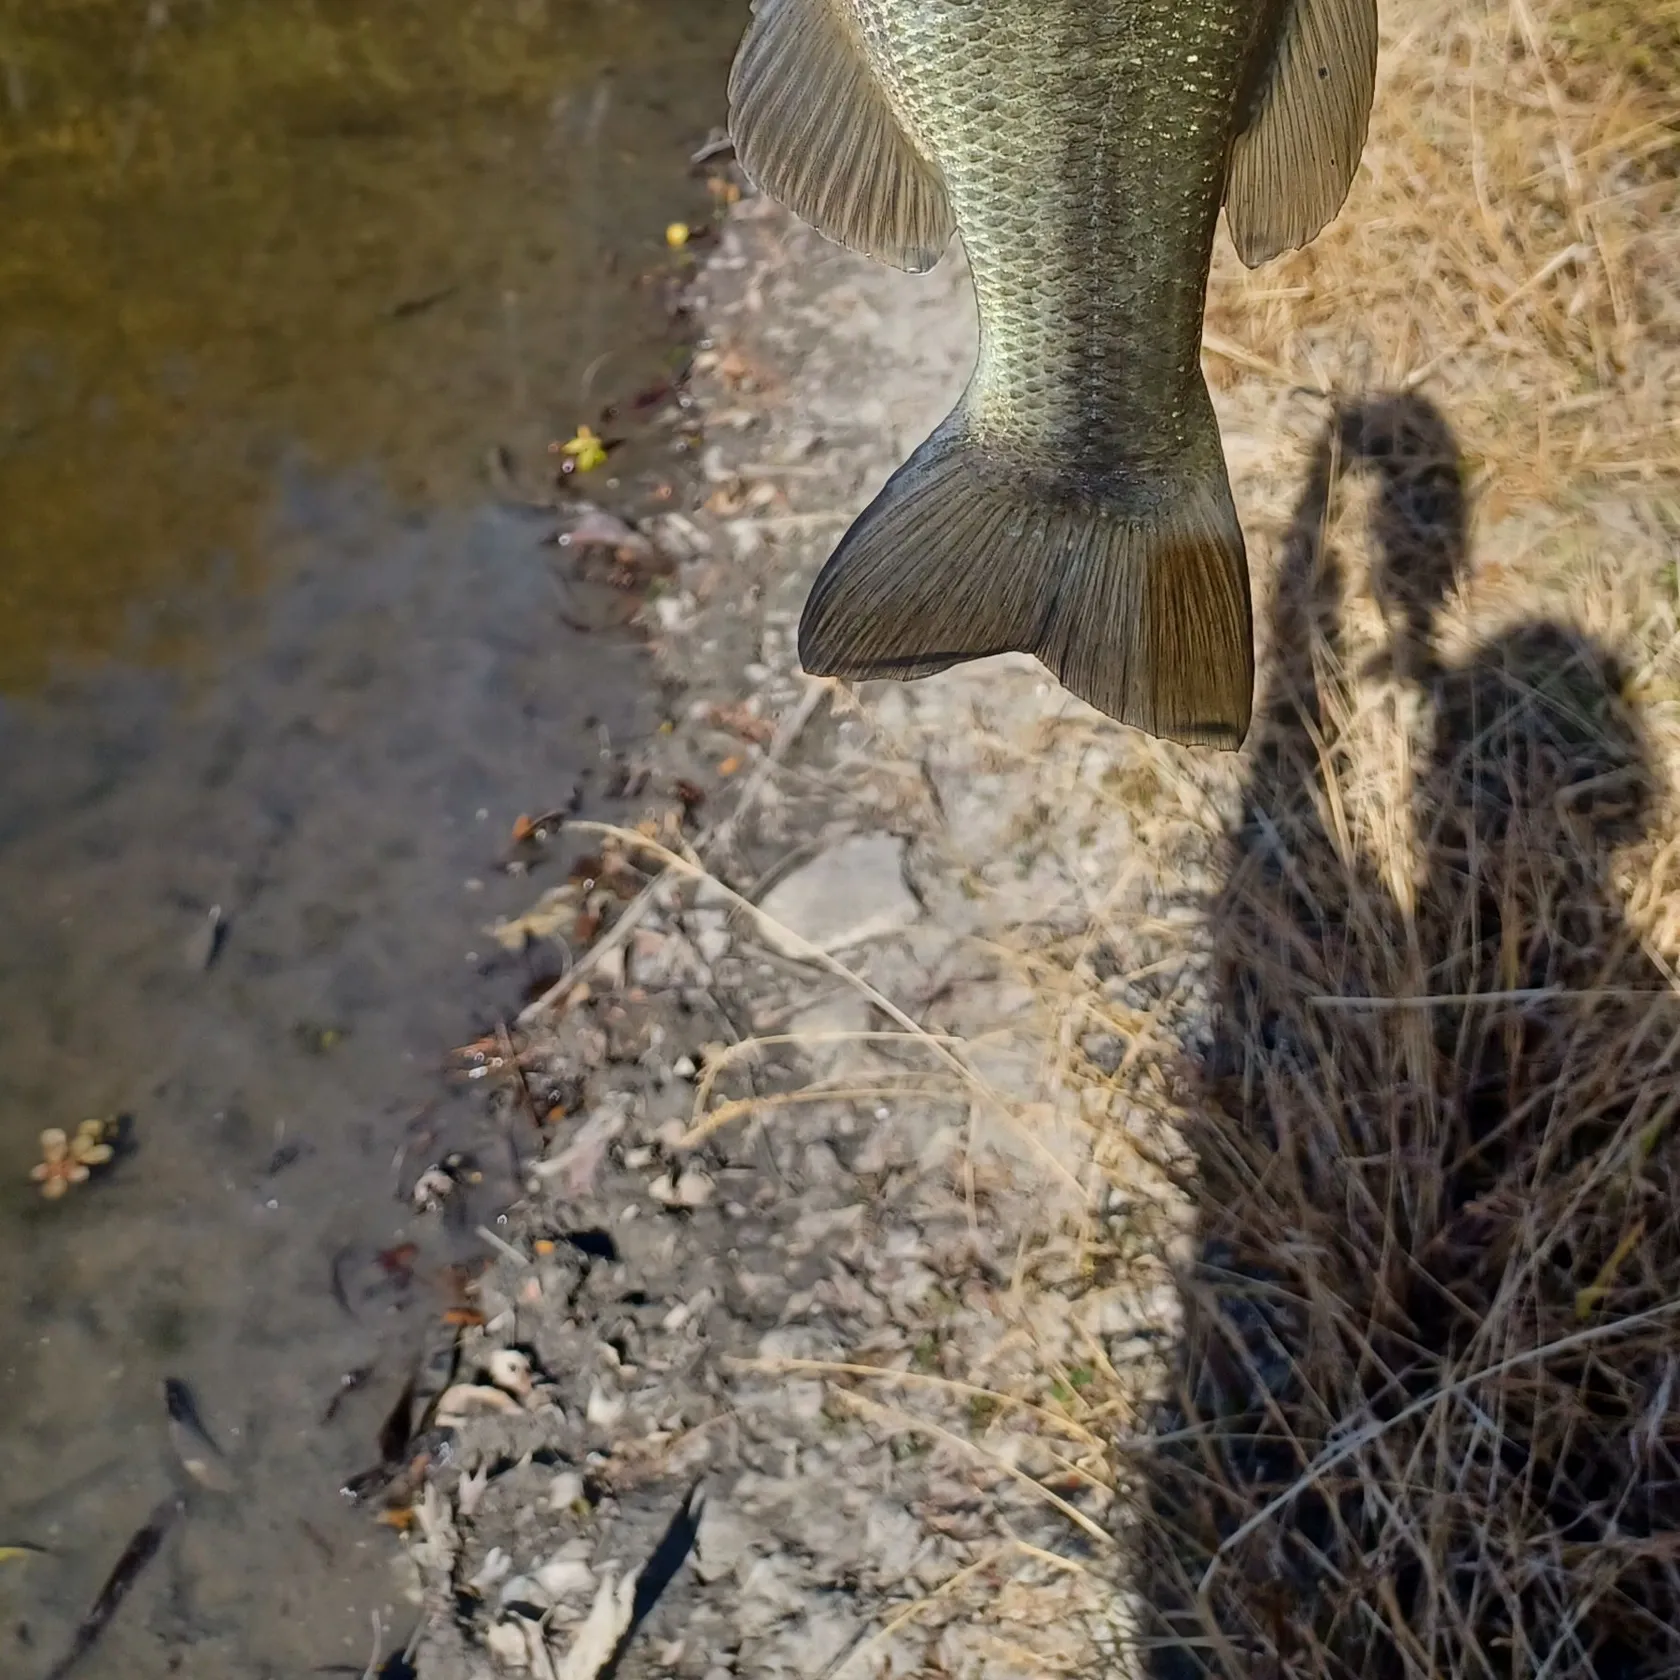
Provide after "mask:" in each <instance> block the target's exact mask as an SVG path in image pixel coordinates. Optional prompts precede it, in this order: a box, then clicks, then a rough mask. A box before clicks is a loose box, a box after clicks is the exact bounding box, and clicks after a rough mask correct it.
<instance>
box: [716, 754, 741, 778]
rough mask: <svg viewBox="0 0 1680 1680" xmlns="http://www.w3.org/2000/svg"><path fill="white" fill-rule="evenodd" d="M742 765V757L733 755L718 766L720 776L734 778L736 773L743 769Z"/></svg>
mask: <svg viewBox="0 0 1680 1680" xmlns="http://www.w3.org/2000/svg"><path fill="white" fill-rule="evenodd" d="M741 764H742V760H741V759H740V757H739V756H738V755H736V754H735V753H731V754H730V755H729V757H728V758H726V759H724V761H723V762H722V763H721V764H720V765H718V767H717V773H718V774H719V775H720V776H733V775H734V774H735V772H736V771H737V770H739V769H740V768H741Z"/></svg>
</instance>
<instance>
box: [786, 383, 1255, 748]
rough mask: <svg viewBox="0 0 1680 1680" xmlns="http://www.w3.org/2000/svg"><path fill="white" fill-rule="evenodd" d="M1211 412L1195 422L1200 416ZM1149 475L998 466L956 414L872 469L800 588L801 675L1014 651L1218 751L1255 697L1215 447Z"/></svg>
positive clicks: (1137, 720)
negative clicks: (894, 464) (857, 505)
mask: <svg viewBox="0 0 1680 1680" xmlns="http://www.w3.org/2000/svg"><path fill="white" fill-rule="evenodd" d="M1210 424H1211V418H1210ZM1208 454H1209V457H1210V459H1211V461H1212V463H1213V465H1212V467H1211V469H1204V470H1203V471H1202V472H1201V473H1200V474H1195V473H1191V474H1188V475H1185V474H1182V473H1181V474H1179V475H1176V476H1174V477H1165V478H1163V479H1162V481H1161V482H1160V483H1159V484H1158V485H1149V484H1140V483H1139V482H1138V481H1137V480H1136V479H1135V477H1133V478H1128V479H1127V480H1126V482H1125V483H1124V485H1121V484H1119V483H1118V481H1116V482H1115V483H1114V484H1113V485H1111V486H1105V485H1103V484H1101V483H1098V484H1095V485H1092V484H1090V483H1086V482H1079V481H1068V482H1050V483H1047V482H1045V481H1044V480H1043V479H1041V478H1035V477H1032V476H1029V475H1025V474H1021V473H1019V472H1011V471H1009V470H1008V469H1007V468H1006V467H1003V466H1002V465H1000V463H998V462H996V461H995V460H994V459H993V458H992V457H991V456H990V455H989V454H988V453H987V452H986V451H985V450H984V449H983V448H981V447H980V446H977V445H976V444H975V443H974V442H973V441H972V440H970V439H969V438H968V437H967V436H966V435H965V433H964V429H963V426H962V421H961V414H960V411H959V413H958V414H957V415H953V416H952V417H951V419H950V420H948V421H947V422H946V423H945V425H943V426H941V427H940V429H939V430H938V431H937V432H935V433H934V434H933V436H932V437H931V438H929V439H928V441H927V442H926V443H924V444H923V445H922V447H921V448H920V449H918V450H917V451H916V453H915V454H914V455H912V456H911V457H910V459H909V460H908V461H907V462H905V464H904V465H903V466H902V467H900V468H899V470H898V471H897V472H896V473H894V474H893V476H892V477H891V478H890V479H889V480H888V481H887V484H886V486H885V488H884V489H883V490H882V491H881V493H880V495H879V496H877V497H876V498H875V500H874V501H873V502H872V503H871V504H870V505H869V507H867V508H866V509H865V510H864V512H863V513H862V515H861V516H860V517H859V518H858V520H857V522H856V523H855V524H854V525H853V526H852V528H851V530H849V531H848V532H847V533H846V535H845V537H844V538H843V539H842V540H841V542H840V546H839V547H838V548H837V549H836V550H835V551H834V553H833V554H832V555H831V556H830V557H829V560H828V564H827V565H825V566H824V567H823V569H822V572H821V573H820V574H819V576H818V578H817V581H816V583H815V584H814V585H813V587H812V590H811V594H810V598H809V599H808V600H807V601H806V603H805V612H804V616H803V617H802V619H801V621H800V625H799V658H800V662H801V663H802V664H803V665H804V667H805V669H806V670H807V671H809V672H810V673H811V674H812V675H813V676H829V677H848V678H852V679H854V680H862V679H865V678H872V677H896V678H909V677H926V676H932V675H933V674H934V672H936V671H944V670H948V669H949V668H950V667H951V666H953V665H959V664H962V663H963V662H964V661H966V660H970V659H982V658H984V657H986V656H987V655H988V654H994V653H1009V652H1019V653H1031V654H1035V655H1036V656H1037V657H1038V658H1039V659H1041V660H1042V661H1043V662H1044V663H1045V664H1046V665H1047V666H1048V667H1049V668H1050V670H1051V671H1052V672H1054V674H1055V676H1056V677H1057V679H1058V680H1059V681H1060V682H1061V683H1062V684H1063V685H1064V686H1065V687H1067V688H1069V689H1071V690H1072V692H1073V693H1075V694H1077V695H1078V696H1079V697H1080V698H1081V699H1082V700H1087V701H1089V702H1090V703H1091V704H1092V705H1093V706H1095V707H1097V708H1098V709H1099V710H1101V711H1104V712H1107V713H1108V715H1109V716H1110V717H1113V718H1118V719H1119V720H1120V722H1122V723H1128V724H1131V725H1133V726H1134V727H1136V728H1138V729H1142V730H1146V731H1147V732H1148V733H1149V734H1151V735H1159V736H1165V737H1167V738H1168V739H1170V740H1175V741H1184V742H1188V743H1191V744H1194V745H1198V746H1214V747H1224V748H1235V747H1239V746H1241V745H1242V741H1243V737H1244V736H1245V735H1246V734H1247V732H1248V722H1249V714H1250V712H1251V710H1252V708H1253V701H1254V628H1253V614H1252V608H1251V606H1250V600H1249V587H1248V563H1247V559H1246V556H1245V554H1244V551H1243V539H1242V529H1241V527H1240V526H1239V525H1238V524H1237V514H1236V509H1235V507H1234V506H1233V505H1232V501H1231V490H1230V485H1229V483H1228V481H1227V480H1226V477H1225V468H1224V463H1223V461H1222V460H1221V458H1220V456H1219V453H1218V449H1217V446H1216V445H1215V447H1213V448H1212V449H1211V450H1210V451H1208Z"/></svg>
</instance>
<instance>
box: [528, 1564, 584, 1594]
mask: <svg viewBox="0 0 1680 1680" xmlns="http://www.w3.org/2000/svg"><path fill="white" fill-rule="evenodd" d="M536 1582H537V1585H538V1587H539V1588H541V1590H542V1591H543V1592H545V1593H547V1594H548V1596H549V1597H550V1598H551V1599H554V1598H587V1597H589V1596H590V1595H592V1594H593V1593H594V1591H595V1571H594V1570H593V1569H591V1568H590V1567H589V1565H588V1564H587V1563H585V1562H584V1561H583V1560H582V1559H581V1558H569V1557H564V1556H561V1557H555V1558H550V1559H549V1561H548V1562H547V1563H545V1564H544V1565H543V1566H542V1568H541V1569H539V1570H538V1571H537V1573H536Z"/></svg>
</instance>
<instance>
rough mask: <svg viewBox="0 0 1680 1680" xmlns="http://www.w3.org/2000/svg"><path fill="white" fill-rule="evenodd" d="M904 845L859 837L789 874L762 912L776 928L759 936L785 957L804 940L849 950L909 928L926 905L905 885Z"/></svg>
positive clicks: (795, 951) (889, 839) (823, 947)
mask: <svg viewBox="0 0 1680 1680" xmlns="http://www.w3.org/2000/svg"><path fill="white" fill-rule="evenodd" d="M905 852H906V846H905V842H904V841H902V840H900V839H899V838H897V836H895V835H891V834H855V835H852V836H851V837H850V838H849V839H846V840H842V841H841V842H840V843H839V845H837V846H833V847H830V848H829V850H827V851H826V852H823V853H822V854H821V855H820V856H818V857H815V858H813V859H812V860H811V861H810V862H809V863H807V864H805V865H803V866H802V867H801V868H798V869H796V870H794V871H793V873H792V874H790V875H785V876H783V878H782V879H781V880H780V881H778V882H777V883H776V885H775V886H773V887H772V888H771V889H770V891H769V892H768V893H766V894H765V896H764V898H763V900H762V901H761V903H760V905H759V908H760V909H761V910H762V911H763V912H764V914H765V915H766V916H768V917H769V918H770V920H771V922H772V923H774V924H779V927H780V928H786V929H787V930H789V931H790V932H791V933H793V934H794V935H796V936H797V938H795V939H789V938H787V937H786V936H785V935H784V934H782V933H780V932H779V931H778V928H777V927H776V926H768V927H762V928H761V929H760V932H761V934H762V935H763V937H764V938H765V940H766V942H767V943H769V944H771V945H773V946H774V947H775V948H776V949H777V950H779V951H780V952H781V953H782V954H783V955H784V956H792V957H797V956H798V955H799V954H800V952H801V949H802V947H801V945H800V944H799V941H800V940H803V941H806V942H808V943H809V944H812V945H815V946H816V947H817V949H818V950H820V951H826V952H830V953H832V952H836V951H844V950H848V949H850V948H851V947H853V946H855V945H861V944H864V943H866V942H867V941H869V940H872V939H881V938H884V937H885V936H887V935H888V934H892V933H896V932H898V931H899V930H900V929H902V928H906V927H909V926H910V925H911V924H912V923H914V922H915V921H916V920H917V919H918V918H919V917H920V916H921V913H922V907H921V905H920V904H919V903H918V902H917V900H916V898H915V896H914V894H912V893H911V891H910V889H909V888H908V887H907V886H906V885H905V882H904V860H905Z"/></svg>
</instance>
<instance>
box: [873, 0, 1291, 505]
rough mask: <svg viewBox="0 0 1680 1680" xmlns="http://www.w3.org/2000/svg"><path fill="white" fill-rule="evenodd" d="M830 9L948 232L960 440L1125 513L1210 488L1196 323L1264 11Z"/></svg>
mask: <svg viewBox="0 0 1680 1680" xmlns="http://www.w3.org/2000/svg"><path fill="white" fill-rule="evenodd" d="M848 3H849V4H850V5H851V6H852V7H853V9H854V12H855V16H856V20H857V24H858V28H859V32H860V34H861V36H862V39H863V40H864V42H865V43H866V46H867V50H868V54H869V57H870V58H871V60H872V61H873V63H874V65H875V67H876V71H877V74H878V75H879V76H880V77H881V79H882V82H883V84H884V85H885V87H886V89H887V91H888V96H889V98H890V100H891V102H892V104H893V106H894V108H895V111H896V113H897V115H898V117H899V119H900V121H901V122H902V123H903V125H904V127H905V129H906V130H907V132H908V133H909V135H910V136H911V138H912V139H913V140H914V142H915V143H916V145H917V146H918V148H919V149H920V150H921V151H922V152H923V154H924V155H925V156H926V157H927V158H928V159H929V160H930V161H931V162H932V163H934V164H935V165H936V166H937V167H938V169H939V171H940V172H941V174H942V176H943V178H944V182H945V187H946V190H947V193H948V194H949V198H950V203H951V209H952V212H953V215H954V217H955V220H956V223H957V226H958V228H959V230H960V231H961V233H962V237H963V244H964V248H965V250H966V252H967V255H968V259H969V263H970V267H971V269H972V273H973V279H974V286H975V292H976V296H977V299H978V302H979V311H980V323H981V341H980V353H979V359H978V362H977V365H976V369H975V375H974V379H973V382H972V384H971V386H970V388H969V392H968V397H967V400H966V405H965V417H966V430H967V432H968V435H969V436H970V438H971V439H972V440H973V442H974V443H975V444H977V445H978V446H979V447H981V448H982V449H983V450H985V451H986V452H987V454H988V455H992V456H994V457H995V458H997V461H998V465H999V466H1000V467H1007V466H1013V467H1015V468H1017V469H1022V470H1025V471H1026V472H1027V473H1029V474H1030V475H1031V476H1032V477H1033V478H1035V479H1041V480H1043V481H1048V482H1047V484H1046V488H1047V489H1052V488H1053V486H1054V485H1055V484H1057V483H1059V484H1060V485H1061V486H1062V487H1063V489H1064V490H1065V491H1068V492H1072V493H1075V494H1077V493H1078V490H1079V487H1080V484H1081V481H1083V480H1087V479H1090V480H1097V479H1100V480H1101V481H1102V482H1103V484H1104V485H1105V486H1106V491H1107V494H1108V496H1109V497H1110V498H1112V497H1113V496H1114V494H1115V490H1116V487H1117V486H1118V487H1119V488H1120V490H1121V493H1122V495H1124V494H1125V491H1126V487H1127V486H1132V487H1133V488H1134V489H1135V494H1136V496H1137V498H1138V503H1137V511H1138V512H1140V513H1142V512H1147V511H1148V509H1149V508H1150V507H1151V506H1153V505H1154V503H1155V502H1156V501H1158V500H1159V499H1160V498H1162V497H1163V496H1165V495H1169V494H1171V493H1172V491H1173V489H1174V487H1175V485H1176V484H1178V483H1181V482H1183V481H1184V478H1185V477H1186V476H1189V475H1206V474H1208V473H1210V472H1217V473H1218V474H1219V475H1220V476H1221V477H1223V472H1224V467H1223V461H1222V460H1221V459H1219V450H1218V433H1217V431H1216V430H1215V429H1214V427H1213V426H1212V425H1211V424H1210V405H1209V400H1208V396H1207V392H1206V388H1205V386H1204V384H1203V381H1202V377H1201V372H1200V345H1201V335H1202V319H1203V311H1204V306H1205V295H1206V288H1207V276H1208V268H1209V263H1210V259H1211V254H1212V247H1213V236H1214V229H1215V224H1216V222H1217V219H1218V215H1219V208H1220V203H1221V200H1222V197H1223V195H1224V190H1225V179H1226V165H1227V159H1228V156H1229V152H1230V146H1231V141H1232V137H1233V134H1234V132H1235V130H1236V127H1237V124H1238V116H1239V113H1240V112H1241V111H1242V110H1243V106H1244V101H1245V98H1246V96H1247V92H1248V90H1249V89H1250V88H1251V87H1252V86H1253V84H1254V82H1255V80H1256V79H1257V77H1258V76H1259V74H1260V73H1261V72H1262V71H1263V70H1264V68H1265V66H1266V64H1267V63H1268V61H1269V56H1270V52H1271V50H1272V37H1273V32H1274V27H1275V21H1276V11H1275V8H1274V7H1273V6H1272V5H1271V3H1270V0H848ZM1210 451H1211V454H1210Z"/></svg>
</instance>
